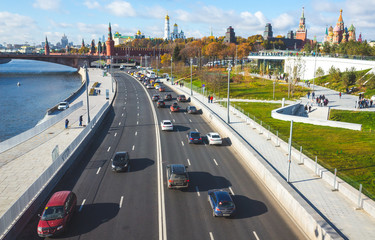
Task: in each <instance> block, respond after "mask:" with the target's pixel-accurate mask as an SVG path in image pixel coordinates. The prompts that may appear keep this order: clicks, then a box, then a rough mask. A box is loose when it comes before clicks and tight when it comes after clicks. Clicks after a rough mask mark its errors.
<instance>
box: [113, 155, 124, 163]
mask: <svg viewBox="0 0 375 240" xmlns="http://www.w3.org/2000/svg"><path fill="white" fill-rule="evenodd" d="M125 162H126V155H125V154H121V155H120V154H118V155H116V156H115V158H114V159H113V165H115V166H118V165H123V164H125Z"/></svg>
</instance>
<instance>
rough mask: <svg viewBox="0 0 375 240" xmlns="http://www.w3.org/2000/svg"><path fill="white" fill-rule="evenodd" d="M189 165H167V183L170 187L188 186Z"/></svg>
mask: <svg viewBox="0 0 375 240" xmlns="http://www.w3.org/2000/svg"><path fill="white" fill-rule="evenodd" d="M186 168H187V166H184V165H182V164H170V165H168V166H167V184H168V188H188V187H189V174H188V173H187V171H186Z"/></svg>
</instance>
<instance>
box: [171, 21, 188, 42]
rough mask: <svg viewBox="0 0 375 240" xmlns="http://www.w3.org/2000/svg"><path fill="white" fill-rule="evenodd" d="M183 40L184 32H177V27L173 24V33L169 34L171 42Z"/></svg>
mask: <svg viewBox="0 0 375 240" xmlns="http://www.w3.org/2000/svg"><path fill="white" fill-rule="evenodd" d="M178 38H180V39H185V35H184V32H183V31H182V30H181V32H178V26H177V23H175V24H174V26H173V32H172V33H171V39H172V40H175V39H178Z"/></svg>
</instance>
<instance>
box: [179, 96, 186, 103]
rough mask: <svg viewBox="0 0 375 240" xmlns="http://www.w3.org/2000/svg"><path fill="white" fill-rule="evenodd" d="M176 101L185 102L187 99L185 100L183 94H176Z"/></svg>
mask: <svg viewBox="0 0 375 240" xmlns="http://www.w3.org/2000/svg"><path fill="white" fill-rule="evenodd" d="M177 101H179V102H186V101H187V100H186V97H185V95H178V96H177Z"/></svg>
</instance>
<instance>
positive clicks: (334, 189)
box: [332, 168, 338, 191]
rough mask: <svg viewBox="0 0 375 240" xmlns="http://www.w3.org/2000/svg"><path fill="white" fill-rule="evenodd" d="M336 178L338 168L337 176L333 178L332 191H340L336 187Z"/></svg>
mask: <svg viewBox="0 0 375 240" xmlns="http://www.w3.org/2000/svg"><path fill="white" fill-rule="evenodd" d="M336 176H337V168H335V176H334V178H333V189H332V191H338V189H337V187H336Z"/></svg>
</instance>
